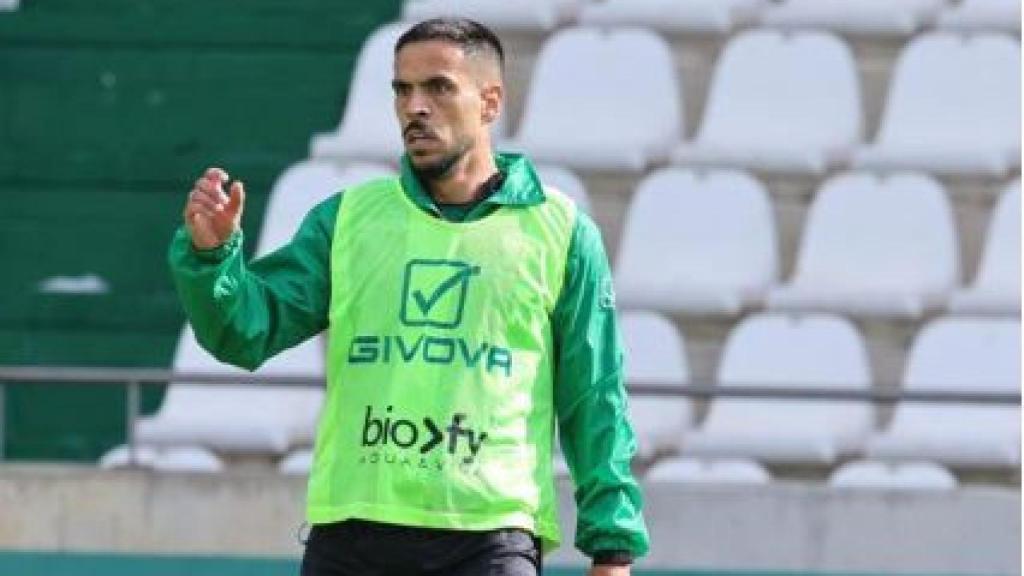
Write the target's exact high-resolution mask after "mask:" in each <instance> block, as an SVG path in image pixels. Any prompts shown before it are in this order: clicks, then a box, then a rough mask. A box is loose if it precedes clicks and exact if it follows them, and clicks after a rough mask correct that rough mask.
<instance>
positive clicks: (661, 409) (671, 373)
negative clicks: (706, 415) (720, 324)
mask: <svg viewBox="0 0 1024 576" xmlns="http://www.w3.org/2000/svg"><path fill="white" fill-rule="evenodd" d="M620 322H621V329H622V340H623V346H624V350H625V353H626V354H627V357H628V358H629V361H628V362H627V363H626V378H627V379H628V380H629V381H630V382H632V383H634V384H644V385H652V386H659V387H664V388H668V389H671V388H681V387H683V386H685V385H686V383H687V382H689V380H690V373H689V368H688V364H687V360H686V345H685V342H684V341H683V338H682V335H681V334H680V333H679V332H678V330H676V328H675V326H673V325H672V323H671V322H670V321H669V320H667V319H666V318H664V317H662V316H658V315H657V314H653V313H651V312H631V313H626V314H623V315H622V318H621V321H620ZM629 414H630V420H631V422H632V423H633V428H634V430H635V432H636V437H637V450H638V454H639V457H640V459H641V460H644V461H648V460H651V459H652V458H655V457H657V456H659V455H661V454H664V453H671V452H675V451H677V450H678V448H679V439H680V438H681V437H682V436H683V435H684V434H685V433H687V432H688V431H689V430H690V428H691V427H692V426H693V421H694V411H693V404H692V402H691V401H690V400H689V399H687V398H673V397H637V398H633V399H631V400H630V403H629Z"/></svg>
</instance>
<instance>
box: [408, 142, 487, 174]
mask: <svg viewBox="0 0 1024 576" xmlns="http://www.w3.org/2000/svg"><path fill="white" fill-rule="evenodd" d="M471 147H472V143H471V142H462V143H461V144H460V145H459V146H458V147H457V148H456V149H455V150H453V151H451V152H448V153H447V154H445V155H444V156H442V157H441V158H439V159H437V160H435V161H433V162H430V163H428V164H420V165H417V164H416V163H415V162H412V163H411V164H412V169H413V172H415V173H416V175H417V176H418V177H419V178H420V180H422V181H424V182H437V181H438V180H444V179H445V178H447V177H448V174H449V173H450V172H451V170H452V167H453V166H455V165H456V164H457V163H458V162H459V160H462V158H463V157H465V155H466V153H467V152H469V149H470V148H471Z"/></svg>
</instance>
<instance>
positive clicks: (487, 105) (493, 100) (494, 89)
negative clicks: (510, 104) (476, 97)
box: [480, 84, 505, 124]
mask: <svg viewBox="0 0 1024 576" xmlns="http://www.w3.org/2000/svg"><path fill="white" fill-rule="evenodd" d="M480 97H481V98H482V99H483V106H482V108H481V113H482V117H483V121H484V122H485V123H487V124H490V123H492V122H494V121H495V120H497V119H498V116H499V115H500V114H501V110H502V108H503V107H504V103H505V88H504V87H503V86H502V85H501V84H491V85H489V86H485V87H484V88H483V89H482V90H481V91H480Z"/></svg>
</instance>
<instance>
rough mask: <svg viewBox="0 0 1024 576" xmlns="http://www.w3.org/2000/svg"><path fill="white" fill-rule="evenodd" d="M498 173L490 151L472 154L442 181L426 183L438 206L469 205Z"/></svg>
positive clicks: (462, 160) (459, 162)
mask: <svg viewBox="0 0 1024 576" xmlns="http://www.w3.org/2000/svg"><path fill="white" fill-rule="evenodd" d="M497 171H498V166H497V164H495V163H494V155H493V154H491V151H490V150H485V151H483V152H482V153H475V154H473V153H470V154H467V155H466V156H464V157H463V158H462V159H461V160H459V161H458V162H456V163H455V165H454V166H452V168H451V170H450V171H449V172H448V174H447V175H446V176H445V178H443V179H441V180H433V181H429V182H424V184H425V185H426V187H427V191H428V192H429V193H430V196H431V198H433V199H434V202H436V203H438V204H468V203H470V202H473V201H474V200H476V199H477V197H478V195H479V194H480V193H481V190H483V188H484V184H485V183H487V181H488V180H489V179H490V178H491V177H492V176H494V173H495V172H497Z"/></svg>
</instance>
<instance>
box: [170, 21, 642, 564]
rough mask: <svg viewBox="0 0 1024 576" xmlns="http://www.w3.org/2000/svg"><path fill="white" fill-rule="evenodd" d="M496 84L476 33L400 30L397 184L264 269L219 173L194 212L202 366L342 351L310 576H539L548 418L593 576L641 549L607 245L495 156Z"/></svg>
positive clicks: (487, 41)
mask: <svg viewBox="0 0 1024 576" xmlns="http://www.w3.org/2000/svg"><path fill="white" fill-rule="evenodd" d="M502 68H503V53H502V48H501V44H500V43H499V41H498V39H497V38H496V37H495V35H494V34H493V33H492V32H491V31H489V30H487V29H486V28H484V27H483V26H481V25H479V24H477V23H475V22H471V21H468V20H462V19H438V20H429V21H426V22H423V23H420V24H418V25H416V26H414V27H413V28H411V29H410V30H409V31H407V32H406V33H405V34H404V35H403V36H402V37H401V38H400V39H399V40H398V42H397V44H396V47H395V73H394V81H393V82H392V84H393V88H394V93H395V112H396V115H397V117H398V121H399V125H400V128H401V133H402V136H403V138H404V143H405V150H406V154H405V155H404V156H403V157H402V171H401V177H400V178H397V179H381V180H377V181H372V182H368V183H366V184H363V185H360V186H356V187H354V188H350V189H347V190H345V191H344V192H343V193H341V194H338V195H336V196H334V197H332V198H330V199H328V200H327V201H325V202H323V203H322V204H320V205H319V206H317V207H316V208H314V209H313V210H312V211H311V212H310V213H309V214H308V215H307V217H306V219H305V221H304V222H303V224H302V226H301V227H300V229H299V231H298V232H297V233H296V235H295V237H294V238H293V240H292V242H291V243H289V244H288V245H287V246H285V247H283V248H281V249H280V250H278V251H277V252H275V253H273V254H270V255H268V256H267V257H265V258H263V259H260V260H257V261H254V262H252V263H251V264H246V262H245V261H244V259H243V256H242V252H241V243H242V235H241V232H240V229H239V222H240V218H241V214H242V206H243V204H244V199H245V193H244V187H243V184H242V183H241V182H239V181H237V180H236V181H234V182H232V183H231V184H230V186H229V188H228V193H225V191H224V187H225V186H226V185H227V184H228V183H229V176H228V174H227V173H226V172H225V171H223V170H221V169H219V168H211V169H209V170H208V171H207V172H206V173H205V174H204V175H203V176H202V177H200V178H199V179H198V180H197V181H196V183H195V187H194V188H193V190H192V191H191V193H190V195H189V199H188V202H187V204H186V206H185V210H184V220H185V226H184V227H183V228H182V229H181V230H179V231H178V233H177V235H176V236H175V238H174V240H173V242H172V245H171V250H170V262H171V268H172V271H173V274H174V278H175V282H176V285H177V288H178V291H179V293H180V295H181V297H182V301H183V303H184V306H185V309H186V311H187V313H188V315H189V318H190V320H191V322H192V325H193V327H194V328H195V332H196V335H197V337H198V339H199V342H200V343H201V344H202V345H203V346H204V347H206V348H207V349H208V350H209V351H210V352H211V353H212V354H214V355H215V356H216V357H217V358H219V359H221V360H223V361H225V362H230V363H232V364H236V365H239V366H243V367H246V368H249V369H254V368H255V367H257V366H259V365H260V364H261V363H262V362H263V361H264V360H265V359H267V358H268V357H270V356H272V355H273V354H275V353H277V352H279V351H281V350H283V349H285V348H288V347H291V346H294V345H296V344H298V343H299V342H301V341H303V340H305V339H307V338H309V337H311V336H313V335H314V334H316V333H318V332H320V331H321V330H323V329H327V330H328V331H329V335H330V344H329V350H328V389H327V397H326V400H325V405H324V409H323V412H322V415H321V419H320V423H319V428H318V431H317V439H316V444H315V455H314V462H313V466H312V471H311V474H310V479H309V493H308V510H307V517H308V520H309V522H310V523H311V524H312V529H311V532H310V538H309V541H308V542H307V546H306V552H305V555H304V557H303V562H302V574H303V575H304V576H321V575H323V576H328V575H331V576H347V575H350V574H359V575H371V574H396V575H402V576H406V575H413V574H437V575H445V576H447V575H466V576H471V575H472V576H476V575H490V574H495V575H496V574H510V575H516V576H520V575H536V574H539V573H540V565H541V553H542V547H543V548H544V549H550V548H552V547H554V546H555V545H557V543H558V540H559V538H560V535H559V530H558V524H557V518H556V497H555V490H554V481H553V474H552V450H553V435H554V422H555V420H556V418H557V422H558V428H559V431H560V436H561V441H562V446H563V451H564V453H565V457H566V460H567V462H568V464H569V467H570V469H571V470H572V473H573V477H574V478H575V482H576V488H577V489H576V501H577V507H578V511H579V513H578V516H579V522H578V525H577V534H576V545H577V547H578V548H579V549H580V550H582V551H583V552H584V553H586V554H588V555H590V556H591V557H592V558H593V567H592V568H591V572H590V573H591V574H592V575H593V576H622V575H628V574H629V571H630V568H629V566H630V563H631V561H632V560H633V558H635V557H637V556H639V555H641V554H644V553H645V552H646V551H647V547H648V538H647V533H646V529H645V527H644V522H643V518H642V516H641V511H640V507H641V498H640V493H639V490H638V487H637V484H636V482H635V481H634V479H633V477H632V475H631V473H630V469H629V463H630V459H631V458H632V455H633V453H634V450H635V441H634V437H633V432H632V429H631V428H630V426H629V423H628V422H627V420H626V415H625V411H626V399H625V393H624V388H623V382H622V354H621V350H620V345H619V335H618V330H617V327H616V321H615V310H614V294H613V292H612V290H611V280H610V274H609V270H608V263H607V259H606V258H605V255H604V251H603V248H602V247H601V239H600V236H599V233H598V231H597V229H596V227H595V226H594V224H593V222H592V221H591V220H590V219H589V218H588V217H587V216H586V215H584V214H581V213H579V212H577V211H576V210H575V208H574V206H573V205H572V203H571V202H570V201H568V200H566V198H565V197H564V196H562V195H561V194H558V193H545V191H544V190H543V188H542V186H541V183H540V181H539V179H538V177H537V174H536V173H535V172H534V169H533V167H532V166H531V164H530V163H529V161H528V160H527V159H526V158H524V157H522V156H521V155H515V154H496V153H494V152H493V150H492V148H491V142H490V132H489V128H490V125H491V123H493V122H494V121H495V119H496V118H497V116H498V114H499V113H500V112H501V108H502V104H503V100H504V88H503V83H502ZM239 409H240V410H244V409H245V408H244V406H240V407H239Z"/></svg>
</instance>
